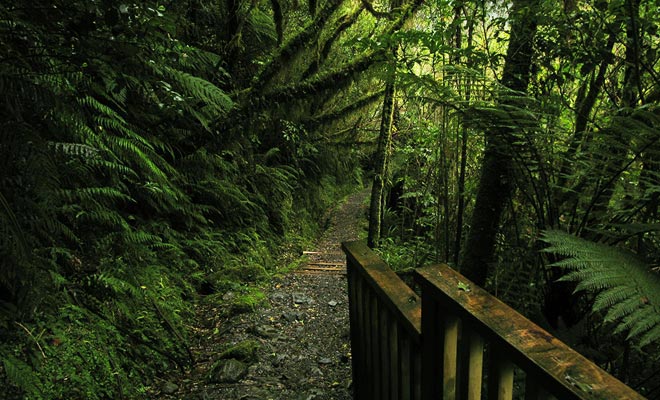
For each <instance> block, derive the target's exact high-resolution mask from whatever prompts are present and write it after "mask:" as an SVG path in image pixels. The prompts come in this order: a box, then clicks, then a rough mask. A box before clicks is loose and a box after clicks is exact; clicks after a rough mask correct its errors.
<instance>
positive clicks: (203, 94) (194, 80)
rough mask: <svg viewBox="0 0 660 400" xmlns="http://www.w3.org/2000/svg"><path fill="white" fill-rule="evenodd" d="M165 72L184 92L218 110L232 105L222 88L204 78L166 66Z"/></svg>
mask: <svg viewBox="0 0 660 400" xmlns="http://www.w3.org/2000/svg"><path fill="white" fill-rule="evenodd" d="M165 72H166V74H167V75H168V76H169V77H170V78H171V79H173V80H174V82H175V83H176V85H177V86H179V87H180V88H181V90H183V91H184V92H185V93H186V94H188V95H189V96H191V97H193V98H195V99H199V100H202V101H203V102H205V103H206V104H208V105H211V106H213V107H214V108H215V109H216V110H217V111H218V112H227V111H229V110H230V109H231V108H232V107H233V105H234V102H233V101H232V100H231V99H230V98H229V96H227V94H226V93H225V92H224V91H223V90H222V89H220V88H218V87H217V86H215V85H214V84H212V83H211V82H209V81H207V80H205V79H202V78H199V77H197V76H194V75H191V74H189V73H187V72H183V71H178V70H176V69H173V68H166V69H165Z"/></svg>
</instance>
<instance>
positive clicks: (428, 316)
mask: <svg viewBox="0 0 660 400" xmlns="http://www.w3.org/2000/svg"><path fill="white" fill-rule="evenodd" d="M438 312H439V310H438V304H437V303H436V300H435V299H434V298H433V297H431V295H430V294H429V293H427V292H426V291H425V290H422V332H423V333H422V339H423V340H422V349H421V353H422V355H421V357H422V373H423V375H424V376H422V390H423V393H422V398H423V399H424V400H435V399H437V398H439V397H440V396H441V393H442V392H441V388H440V385H438V383H439V382H442V379H443V377H442V371H443V370H442V367H441V364H442V362H443V355H442V353H443V351H444V346H443V345H444V343H443V336H444V332H443V328H444V327H442V326H440V319H439V315H438Z"/></svg>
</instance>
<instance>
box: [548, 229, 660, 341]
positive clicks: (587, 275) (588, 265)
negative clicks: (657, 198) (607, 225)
mask: <svg viewBox="0 0 660 400" xmlns="http://www.w3.org/2000/svg"><path fill="white" fill-rule="evenodd" d="M543 241H544V242H546V243H548V244H550V247H548V248H546V249H545V250H544V251H545V252H547V253H554V254H557V255H559V256H561V257H565V258H563V259H562V260H560V261H558V262H556V263H554V264H553V266H555V267H558V268H562V269H566V270H568V272H567V273H566V275H564V276H563V277H562V278H561V280H562V281H570V282H577V286H576V288H575V291H576V292H578V291H587V292H590V293H594V294H596V297H595V299H594V303H593V306H592V309H593V311H594V312H604V313H605V321H607V322H615V323H616V325H617V327H616V329H615V333H620V332H627V337H626V339H627V340H635V341H636V342H638V343H639V346H640V347H643V346H646V345H648V344H651V343H654V342H657V341H659V340H660V277H659V276H658V275H657V273H654V272H652V271H650V269H649V267H648V266H647V265H646V264H645V263H644V262H643V261H642V260H640V259H639V258H638V257H637V256H635V255H634V254H632V253H630V252H627V251H624V250H621V249H619V248H616V247H612V246H607V245H603V244H600V243H593V242H590V241H587V240H583V239H579V238H576V237H574V236H572V235H569V234H566V233H563V232H560V231H546V232H545V233H544V235H543Z"/></svg>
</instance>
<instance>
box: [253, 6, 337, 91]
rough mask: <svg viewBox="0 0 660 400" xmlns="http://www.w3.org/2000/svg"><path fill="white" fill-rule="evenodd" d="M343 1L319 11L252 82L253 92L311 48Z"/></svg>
mask: <svg viewBox="0 0 660 400" xmlns="http://www.w3.org/2000/svg"><path fill="white" fill-rule="evenodd" d="M341 3H342V0H331V1H328V2H327V3H326V4H325V6H324V7H323V9H321V11H319V13H318V14H317V16H316V18H314V20H313V21H312V22H310V23H309V24H308V25H307V26H306V27H305V28H304V29H303V30H302V31H301V32H300V33H298V35H296V36H295V37H294V38H292V39H291V40H289V41H288V42H286V43H285V44H284V45H283V46H282V47H281V48H280V51H279V53H278V54H277V55H275V56H274V57H273V58H272V59H271V60H270V62H268V63H267V64H266V65H265V66H264V68H263V69H262V70H261V72H259V73H258V74H257V75H256V76H255V77H254V79H253V81H252V90H253V91H260V90H261V89H262V88H264V87H265V86H266V85H267V84H268V83H269V82H270V81H271V80H272V79H273V78H274V77H275V75H277V73H278V72H279V71H281V70H282V67H283V66H284V63H286V62H287V61H288V60H290V59H292V58H293V56H294V55H296V54H297V53H298V52H299V51H301V50H302V49H305V48H307V47H309V43H310V42H312V41H313V40H314V38H316V37H317V36H318V35H319V33H320V32H321V30H322V28H323V25H324V24H325V23H326V21H327V20H328V18H330V16H331V15H332V14H333V13H334V12H335V10H337V8H339V6H340V5H341Z"/></svg>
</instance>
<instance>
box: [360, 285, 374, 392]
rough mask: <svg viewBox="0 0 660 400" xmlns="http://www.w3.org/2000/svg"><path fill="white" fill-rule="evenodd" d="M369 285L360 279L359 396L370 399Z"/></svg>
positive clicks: (371, 369)
mask: <svg viewBox="0 0 660 400" xmlns="http://www.w3.org/2000/svg"><path fill="white" fill-rule="evenodd" d="M370 298H371V287H369V285H368V284H367V282H366V280H365V279H364V278H363V279H362V313H363V316H362V327H363V332H362V334H361V336H362V356H363V357H364V358H363V360H364V369H365V370H364V378H365V379H364V382H361V383H360V386H361V387H362V396H361V398H365V399H370V398H371V393H372V392H371V390H372V382H373V374H374V372H373V358H372V347H371V337H372V336H371V323H370V321H371V302H370Z"/></svg>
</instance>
